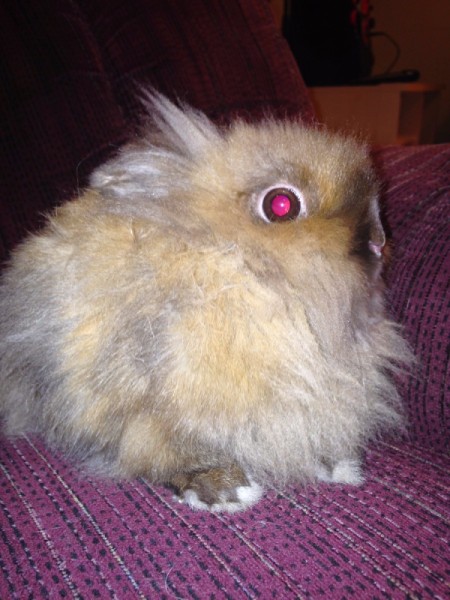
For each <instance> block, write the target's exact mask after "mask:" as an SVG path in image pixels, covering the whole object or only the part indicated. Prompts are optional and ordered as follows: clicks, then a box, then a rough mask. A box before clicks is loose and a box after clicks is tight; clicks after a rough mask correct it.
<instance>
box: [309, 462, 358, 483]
mask: <svg viewBox="0 0 450 600" xmlns="http://www.w3.org/2000/svg"><path fill="white" fill-rule="evenodd" d="M316 477H317V479H319V480H320V481H325V482H327V483H347V484H350V485H361V484H362V483H364V475H363V473H362V468H361V463H360V462H359V460H357V459H355V458H346V459H343V460H340V461H339V462H338V463H336V464H335V465H334V467H332V468H331V469H329V468H327V467H326V466H325V465H319V466H318V468H317V470H316Z"/></svg>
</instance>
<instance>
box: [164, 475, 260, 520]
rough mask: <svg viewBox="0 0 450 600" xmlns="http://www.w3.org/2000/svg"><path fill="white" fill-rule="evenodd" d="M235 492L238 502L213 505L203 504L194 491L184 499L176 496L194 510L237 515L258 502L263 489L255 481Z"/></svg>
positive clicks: (186, 493) (184, 496)
mask: <svg viewBox="0 0 450 600" xmlns="http://www.w3.org/2000/svg"><path fill="white" fill-rule="evenodd" d="M235 492H236V496H237V498H238V501H230V500H226V499H225V498H224V500H223V501H221V502H217V503H215V504H211V505H209V504H206V502H202V501H201V500H200V498H199V497H198V495H197V493H196V492H195V491H194V490H186V491H185V492H184V494H183V496H182V497H180V496H176V499H177V500H178V501H179V502H182V503H184V504H187V505H188V506H190V507H191V508H193V509H194V510H207V511H210V512H228V513H235V512H238V511H240V510H245V509H246V508H249V507H250V506H252V505H253V504H255V503H256V502H258V500H259V499H260V498H261V496H262V493H263V488H262V487H261V486H260V485H258V484H257V483H255V482H254V481H250V485H242V486H239V487H237V488H236V489H235Z"/></svg>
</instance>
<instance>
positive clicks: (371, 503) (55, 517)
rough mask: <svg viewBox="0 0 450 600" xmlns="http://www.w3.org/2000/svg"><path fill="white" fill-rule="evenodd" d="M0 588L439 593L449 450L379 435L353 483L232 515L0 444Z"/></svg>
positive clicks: (201, 593)
mask: <svg viewBox="0 0 450 600" xmlns="http://www.w3.org/2000/svg"><path fill="white" fill-rule="evenodd" d="M0 464H1V465H2V470H3V475H2V479H1V483H0V487H1V499H0V531H1V536H0V556H1V559H0V597H1V598H10V599H17V600H22V598H24V597H25V596H24V590H27V594H28V596H29V597H33V598H60V597H74V598H81V597H83V598H95V597H98V598H123V599H125V598H126V599H127V600H128V599H131V598H175V597H177V598H186V599H187V598H202V599H203V598H258V597H260V598H314V599H317V598H324V599H327V600H329V599H331V598H355V599H358V600H359V599H361V598H398V599H400V598H401V599H404V598H441V599H443V598H445V597H448V594H449V592H450V588H449V581H450V569H449V563H448V544H449V534H450V531H449V522H450V498H449V489H450V475H449V467H450V464H449V459H448V456H446V455H444V454H439V453H437V452H433V451H430V450H424V449H423V448H419V447H417V446H414V445H412V444H401V445H398V444H386V443H384V444H380V445H379V446H376V447H375V446H374V447H372V448H371V450H370V451H369V452H368V456H367V483H366V484H364V485H363V486H362V487H360V488H353V487H349V486H333V485H325V484H320V485H318V486H317V487H308V488H305V489H303V488H301V487H299V486H295V487H294V486H290V487H288V488H287V489H283V490H282V489H272V490H269V491H268V492H267V494H266V495H265V497H264V498H263V499H262V501H261V502H260V503H259V504H258V505H256V506H255V507H254V508H252V509H251V510H249V511H247V512H244V513H238V514H235V515H229V514H226V515H221V514H216V515H215V514H209V513H202V512H193V511H192V510H191V509H189V508H188V507H186V506H184V505H180V504H178V503H176V502H174V501H173V500H172V499H171V494H170V492H169V491H167V490H165V489H164V488H162V487H158V486H151V485H149V483H148V482H147V481H145V480H142V479H141V480H137V481H133V482H127V483H125V482H123V483H114V482H105V481H102V480H99V479H94V478H91V477H84V478H83V477H82V476H80V474H79V473H78V472H77V471H76V470H75V469H74V468H72V467H71V466H70V465H69V464H68V463H67V462H65V461H64V460H62V459H61V458H60V457H59V456H57V455H56V454H55V453H52V452H51V451H50V450H49V449H48V448H46V447H45V446H44V445H43V444H42V443H40V442H39V441H38V440H36V439H30V440H29V441H28V440H17V441H16V442H15V443H12V442H6V441H2V444H1V446H0Z"/></svg>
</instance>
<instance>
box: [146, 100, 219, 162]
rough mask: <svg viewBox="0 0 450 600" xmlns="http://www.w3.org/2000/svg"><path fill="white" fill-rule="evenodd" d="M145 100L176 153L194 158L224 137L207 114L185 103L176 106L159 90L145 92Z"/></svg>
mask: <svg viewBox="0 0 450 600" xmlns="http://www.w3.org/2000/svg"><path fill="white" fill-rule="evenodd" d="M142 97H143V104H144V106H145V108H146V110H147V113H148V115H149V117H150V118H151V120H152V122H153V124H154V126H155V127H156V129H157V130H158V131H159V132H160V133H162V134H163V139H164V141H165V142H166V143H169V144H170V146H171V149H173V150H175V151H176V152H178V153H180V154H182V155H187V156H188V157H189V158H192V157H193V156H195V155H198V154H199V153H202V151H203V150H204V149H205V148H206V147H207V146H209V145H210V144H211V143H217V141H218V139H219V138H220V137H221V134H220V131H219V129H218V128H217V126H216V125H214V123H212V121H210V120H209V119H208V117H207V116H206V115H205V114H204V113H202V112H200V111H198V110H195V109H193V108H191V107H189V106H185V105H183V104H181V103H180V105H176V104H174V103H173V102H171V101H170V100H169V99H168V98H166V97H165V96H163V95H162V94H159V93H158V92H156V91H149V90H145V91H143V92H142Z"/></svg>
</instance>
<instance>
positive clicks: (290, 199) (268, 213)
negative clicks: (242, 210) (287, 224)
mask: <svg viewBox="0 0 450 600" xmlns="http://www.w3.org/2000/svg"><path fill="white" fill-rule="evenodd" d="M301 208H302V206H301V202H300V199H299V198H298V197H297V196H296V195H295V194H294V192H293V191H291V190H289V189H287V188H275V189H272V190H269V191H268V192H267V193H266V195H265V196H264V198H263V202H262V210H263V213H264V216H265V217H266V218H267V219H268V220H269V221H271V222H275V221H277V222H278V221H293V220H294V219H296V218H297V217H298V215H299V214H300V210H301Z"/></svg>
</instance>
